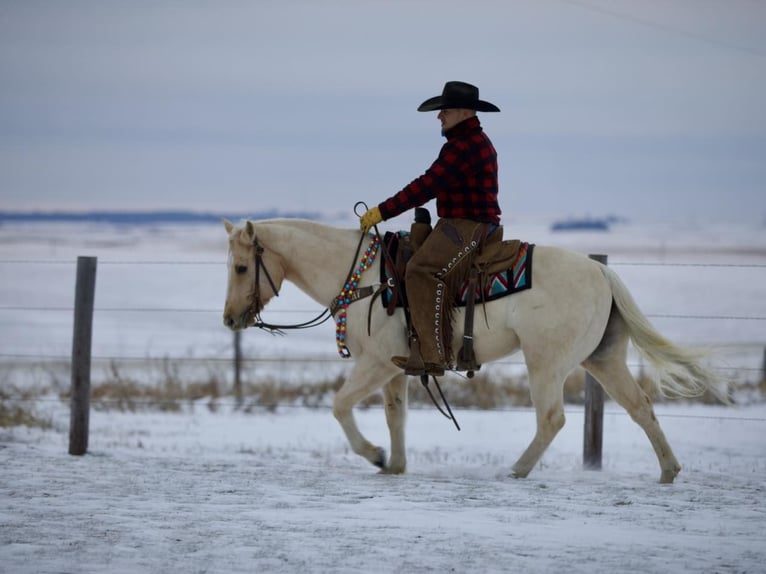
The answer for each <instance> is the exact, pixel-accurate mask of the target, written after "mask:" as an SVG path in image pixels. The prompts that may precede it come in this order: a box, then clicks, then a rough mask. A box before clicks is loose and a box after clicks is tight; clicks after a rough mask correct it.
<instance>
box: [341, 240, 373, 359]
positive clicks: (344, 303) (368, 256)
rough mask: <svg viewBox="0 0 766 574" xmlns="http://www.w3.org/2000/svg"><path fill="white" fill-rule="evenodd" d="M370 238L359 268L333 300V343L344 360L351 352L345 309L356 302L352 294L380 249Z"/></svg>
mask: <svg viewBox="0 0 766 574" xmlns="http://www.w3.org/2000/svg"><path fill="white" fill-rule="evenodd" d="M370 237H371V241H370V245H369V246H368V247H367V249H366V250H365V252H364V255H363V256H362V259H361V261H360V262H359V266H358V267H357V268H356V269H355V270H354V273H353V274H352V275H351V276H350V277H349V279H348V281H347V282H346V284H345V285H344V286H343V289H341V292H340V294H339V295H338V297H337V298H336V299H335V303H336V305H337V309H338V310H337V312H336V313H335V342H336V343H337V344H338V353H340V356H341V357H342V358H344V359H348V358H349V357H351V351H349V350H348V347H347V346H346V309H347V308H348V306H349V305H351V303H352V302H353V301H355V300H356V299H355V298H354V293H355V292H356V290H357V288H358V287H359V281H360V280H361V279H362V274H363V273H364V272H365V271H367V269H369V268H370V267H371V266H372V264H373V263H374V262H375V256H376V255H377V254H378V249H379V248H380V238H379V237H378V235H377V234H370Z"/></svg>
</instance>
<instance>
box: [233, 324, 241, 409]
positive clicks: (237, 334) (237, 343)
mask: <svg viewBox="0 0 766 574" xmlns="http://www.w3.org/2000/svg"><path fill="white" fill-rule="evenodd" d="M241 371H242V332H241V331H234V399H235V401H236V405H237V408H240V407H241V406H242V400H243V399H242V377H241Z"/></svg>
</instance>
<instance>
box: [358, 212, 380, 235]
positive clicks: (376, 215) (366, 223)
mask: <svg viewBox="0 0 766 574" xmlns="http://www.w3.org/2000/svg"><path fill="white" fill-rule="evenodd" d="M381 221H383V216H382V215H381V214H380V209H378V207H377V206H375V207H371V208H370V209H368V210H367V211H366V212H365V214H364V215H362V217H360V218H359V229H361V230H362V233H367V232H368V231H369V230H370V227H372V226H373V225H377V224H378V223H380V222H381Z"/></svg>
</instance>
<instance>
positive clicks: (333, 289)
mask: <svg viewBox="0 0 766 574" xmlns="http://www.w3.org/2000/svg"><path fill="white" fill-rule="evenodd" d="M264 231H265V233H264ZM259 234H262V235H264V237H263V240H264V245H267V246H269V247H271V248H272V249H273V250H274V251H276V252H277V253H279V255H280V256H281V258H282V264H283V265H284V270H285V279H286V280H288V281H290V282H291V283H294V284H295V285H296V286H297V287H298V288H299V289H300V290H301V291H303V292H304V293H306V294H307V295H308V296H309V297H311V298H312V299H314V300H315V301H317V302H318V303H320V304H321V305H324V306H329V305H330V303H331V302H332V300H333V299H334V298H335V297H336V296H337V295H338V293H339V291H340V288H341V286H342V285H343V282H344V281H345V280H346V275H347V274H348V272H349V266H350V265H351V257H353V254H354V251H355V249H356V246H357V243H358V241H359V235H358V233H354V232H353V231H352V230H348V229H337V228H334V227H330V226H328V225H323V224H320V223H315V222H312V221H303V220H286V221H279V222H277V221H274V222H271V223H269V224H266V225H264V226H263V227H262V228H261V227H259Z"/></svg>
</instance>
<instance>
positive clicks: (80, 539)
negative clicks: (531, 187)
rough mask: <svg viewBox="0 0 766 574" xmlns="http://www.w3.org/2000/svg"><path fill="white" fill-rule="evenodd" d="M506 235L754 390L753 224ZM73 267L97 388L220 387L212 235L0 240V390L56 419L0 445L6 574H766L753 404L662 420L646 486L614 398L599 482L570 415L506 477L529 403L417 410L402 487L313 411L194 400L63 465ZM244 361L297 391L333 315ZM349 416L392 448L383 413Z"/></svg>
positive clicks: (292, 307) (677, 413) (513, 363)
mask: <svg viewBox="0 0 766 574" xmlns="http://www.w3.org/2000/svg"><path fill="white" fill-rule="evenodd" d="M346 224H347V225H353V223H352V222H347V223H346ZM408 225H409V223H408V222H407V221H403V222H400V224H399V225H398V226H397V225H396V224H392V228H405V227H407V226H408ZM506 237H520V238H522V239H525V240H528V241H531V242H536V243H539V244H549V245H559V246H562V247H566V248H570V249H573V250H575V251H579V252H582V253H606V254H608V255H609V262H610V265H613V267H614V268H615V269H616V270H617V271H618V273H619V274H620V275H621V277H622V278H623V280H624V281H625V283H626V284H627V285H628V287H629V288H630V289H631V291H632V292H633V295H634V296H635V298H636V300H637V301H638V303H639V305H640V306H641V307H642V309H643V310H644V311H645V312H646V313H647V314H648V315H649V316H650V320H651V321H652V322H653V323H654V324H655V325H656V326H657V327H658V329H659V330H660V331H661V332H663V333H664V334H665V335H667V336H668V337H670V338H671V339H673V340H675V341H676V342H678V343H681V344H685V345H702V346H708V347H711V348H713V349H715V350H716V354H715V355H714V356H715V358H714V359H711V360H712V361H714V365H715V366H716V368H720V369H721V372H722V374H724V376H726V377H731V378H733V379H737V380H738V381H739V382H741V383H742V382H748V381H750V382H752V383H753V384H754V385H755V383H756V382H757V381H758V380H760V377H761V370H760V369H761V366H762V361H763V353H764V347H765V346H766V321H764V318H766V297H764V286H766V267H764V266H766V229H764V228H763V227H752V228H747V227H743V226H736V227H735V226H718V227H711V226H706V227H701V226H694V225H687V226H682V227H680V228H678V227H673V228H671V227H662V226H655V227H646V226H635V225H624V226H618V227H617V228H615V230H614V231H613V232H611V233H608V234H552V233H550V232H549V231H548V229H547V224H543V223H539V224H535V223H529V222H528V223H525V224H523V225H521V224H516V223H514V222H506ZM78 255H95V256H98V258H99V266H98V275H97V288H96V313H95V318H94V342H93V355H94V357H96V361H95V362H94V372H93V379H94V383H97V382H98V380H99V378H100V377H101V378H103V377H104V376H106V375H105V372H106V371H107V370H108V368H109V362H110V360H111V359H113V358H118V359H120V360H125V359H131V360H133V361H134V364H136V365H139V367H137V369H138V372H139V376H140V371H141V369H148V367H146V366H144V365H145V364H148V363H149V362H150V360H154V359H162V358H170V359H172V360H173V361H180V362H181V363H183V364H185V363H188V364H198V365H200V364H202V365H204V366H203V367H201V368H203V369H214V370H216V371H215V372H211V373H208V374H209V375H210V376H213V375H215V376H218V375H219V374H220V377H222V378H224V379H226V380H230V377H231V373H230V369H229V367H228V363H227V360H228V359H229V358H230V357H231V354H232V336H231V333H229V332H228V331H227V330H226V329H225V328H224V327H223V326H222V325H221V311H222V306H223V298H224V290H225V281H226V277H225V275H226V268H225V261H226V239H225V235H224V233H223V228H222V227H219V226H193V227H189V228H178V227H157V228H152V229H147V228H142V227H111V226H104V225H3V226H0V277H1V282H0V389H2V390H3V392H4V393H10V394H12V393H16V392H19V391H20V390H24V389H29V388H34V389H37V390H42V391H43V395H42V397H41V400H38V401H37V402H35V403H34V409H35V412H36V414H38V415H39V416H41V417H42V418H45V419H47V420H49V421H51V423H52V427H51V428H50V429H48V430H40V429H28V428H26V427H16V428H11V429H0V467H1V468H2V470H0V573H3V574H4V573H9V574H10V573H26V572H30V573H32V572H41V573H81V572H93V573H95V572H99V573H100V572H117V573H122V572H125V573H133V572H139V573H141V572H200V573H202V572H210V573H213V572H220V573H227V572H349V573H351V572H423V571H426V572H444V571H448V572H449V571H454V572H516V571H521V572H562V571H566V572H657V573H659V572H662V573H664V572H727V573H728V572H731V573H734V572H737V573H740V572H764V571H766V566H765V565H766V543H764V540H765V538H764V532H765V531H766V502H765V501H764V498H765V494H766V439H764V436H766V404H764V402H763V397H762V395H760V394H758V392H752V393H742V394H741V395H740V396H739V397H737V398H738V405H737V406H735V407H730V408H725V407H713V406H702V405H687V404H684V403H678V402H672V403H667V404H663V405H659V407H658V409H657V412H658V416H659V419H660V422H661V424H662V426H663V429H664V430H665V433H666V434H667V436H668V439H669V441H670V444H671V445H672V446H673V448H674V449H675V451H676V456H677V457H678V459H679V461H680V462H681V464H682V465H683V466H684V470H683V471H682V473H681V474H680V476H679V478H678V479H677V481H676V483H675V484H674V485H670V486H668V485H659V484H657V479H658V477H659V468H658V466H657V462H656V458H655V456H654V453H653V452H652V450H651V447H650V445H649V442H648V440H647V439H646V437H645V436H644V435H643V434H642V432H641V431H640V429H639V428H638V427H637V426H636V425H635V424H633V423H632V422H631V421H630V419H629V417H627V416H626V414H625V413H624V412H623V411H621V410H620V409H619V408H618V407H616V406H615V405H614V404H612V403H607V407H606V410H607V414H606V417H605V431H604V468H603V470H601V471H598V472H594V471H585V470H583V469H582V434H583V433H582V426H583V421H582V412H581V407H574V406H570V407H568V409H567V419H568V422H567V425H566V426H565V428H564V430H563V431H562V432H561V433H560V435H559V436H558V437H557V438H556V440H555V441H554V442H553V445H552V446H551V447H550V448H549V450H548V451H547V452H546V454H545V455H544V457H543V459H542V461H541V463H540V464H539V465H538V467H536V468H535V469H534V470H533V472H532V474H531V475H530V477H529V478H528V479H525V480H513V479H511V478H509V477H508V474H509V471H510V467H511V465H512V464H513V462H514V461H515V460H516V458H517V457H518V456H519V455H520V454H521V452H522V451H523V449H524V448H525V447H526V445H527V443H528V441H529V440H530V439H531V437H532V434H533V432H534V414H533V412H532V411H531V410H527V409H518V410H510V411H483V412H480V411H474V410H459V411H458V412H457V413H456V414H457V417H458V420H459V422H460V424H461V427H462V429H463V430H462V431H461V432H457V431H456V430H455V429H454V428H453V427H452V426H451V424H450V423H449V422H448V421H446V420H444V419H443V418H441V416H440V415H438V413H436V412H435V411H434V410H433V409H431V408H424V409H422V410H420V409H416V410H411V412H410V416H409V419H408V427H407V432H408V474H407V475H405V476H398V477H392V476H383V475H378V474H376V472H375V469H374V468H373V467H371V466H369V465H368V464H367V463H366V462H364V461H362V460H361V459H360V458H359V457H357V456H356V455H354V454H353V453H351V452H350V451H349V449H348V447H347V445H346V441H345V438H344V437H343V434H342V432H341V430H340V427H339V426H338V425H337V423H336V422H335V420H334V419H333V417H332V414H331V412H330V411H329V409H327V408H319V409H313V410H309V409H302V408H295V407H288V406H282V407H279V408H277V410H276V412H267V411H266V410H262V409H257V410H256V411H255V412H253V413H250V414H245V413H242V412H236V411H233V410H232V409H231V407H230V405H229V404H227V403H226V402H225V401H224V402H223V403H222V405H221V406H220V407H219V409H218V410H216V411H214V412H211V411H209V410H208V409H207V408H206V406H205V401H200V402H198V403H196V404H195V405H194V408H188V409H184V410H183V411H182V412H180V413H175V414H167V413H159V412H156V413H155V412H141V413H118V412H114V411H112V412H98V411H94V412H93V413H92V415H91V433H90V449H89V454H88V455H86V456H84V457H71V456H69V455H68V454H67V445H68V427H69V414H68V408H67V405H66V404H64V403H62V402H61V401H59V400H58V399H57V398H56V397H57V393H58V392H61V391H65V390H66V386H67V385H68V376H69V375H68V368H67V366H66V360H67V356H68V354H69V353H70V351H71V334H72V302H73V298H74V278H75V259H76V257H77V256H78ZM319 311H320V309H319V308H317V305H316V304H315V303H314V302H312V301H310V300H309V299H308V298H306V297H305V296H303V295H302V294H301V293H299V292H297V291H296V290H295V289H294V288H291V287H286V288H285V290H284V291H283V293H282V296H281V297H280V298H279V299H277V300H275V302H274V305H272V306H270V307H269V309H267V312H266V315H268V319H269V320H272V321H275V322H298V321H303V320H306V319H308V318H310V317H311V316H313V315H315V314H316V313H318V312H319ZM243 346H244V352H245V355H246V356H247V358H249V359H258V361H256V362H255V363H256V367H255V374H256V375H257V376H272V377H273V376H282V377H285V378H288V379H291V380H300V381H307V382H311V381H316V380H324V379H326V378H328V377H333V376H335V375H337V374H338V373H342V372H343V370H344V369H345V368H347V367H346V363H345V362H343V361H341V360H340V359H338V358H337V356H336V353H335V343H334V330H333V325H332V324H331V323H330V324H325V325H323V326H322V327H319V328H317V329H315V330H311V331H305V332H301V333H291V334H289V335H287V336H286V337H285V338H279V337H271V336H269V335H267V334H266V333H261V332H257V331H256V332H247V333H245V336H244V337H243ZM210 361H219V362H217V363H214V364H215V365H218V366H214V367H211V366H210ZM152 368H157V367H152ZM501 368H505V369H507V370H511V371H520V370H523V365H521V363H520V361H519V359H518V358H516V359H509V361H508V362H507V363H504V364H503V365H501ZM218 370H220V373H219V372H218ZM144 374H145V375H146V376H147V377H148V375H149V371H148V370H145V372H144ZM754 388H755V387H754ZM45 392H47V393H48V394H45ZM357 414H358V418H359V424H360V427H361V429H362V431H363V432H364V433H365V434H367V435H368V436H369V437H370V438H371V439H372V440H373V441H375V442H377V444H379V445H381V446H384V447H387V446H388V438H387V436H388V435H387V430H386V427H385V420H384V415H383V412H382V410H381V409H379V408H370V409H366V410H359V411H358V413H357Z"/></svg>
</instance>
